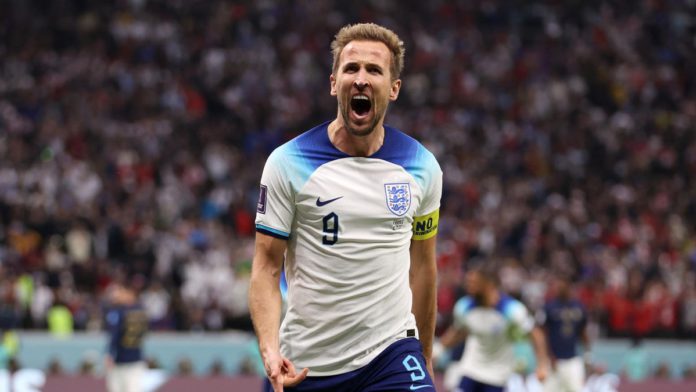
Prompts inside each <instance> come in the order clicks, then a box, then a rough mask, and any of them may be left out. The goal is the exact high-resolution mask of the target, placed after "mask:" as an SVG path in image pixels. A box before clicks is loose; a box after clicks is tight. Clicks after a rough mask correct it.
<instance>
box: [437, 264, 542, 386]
mask: <svg viewBox="0 0 696 392" xmlns="http://www.w3.org/2000/svg"><path fill="white" fill-rule="evenodd" d="M497 272H498V271H497V268H496V267H495V265H494V264H491V263H489V264H486V263H485V262H481V263H479V264H477V265H475V266H472V267H471V268H470V269H469V271H467V274H466V290H467V292H468V294H469V295H468V296H466V297H463V298H462V299H460V300H459V301H457V303H456V305H455V307H454V324H453V326H452V327H450V328H449V329H448V330H447V331H446V332H445V333H444V334H443V335H442V338H441V339H440V342H439V343H440V344H441V345H442V346H443V347H444V348H448V347H452V346H454V345H455V344H456V343H458V342H461V341H462V340H464V339H466V344H465V346H464V355H463V356H462V358H461V360H460V361H459V363H457V364H455V365H453V366H454V368H453V371H454V374H455V377H454V378H455V380H456V381H455V383H454V384H455V385H450V386H451V387H452V389H453V390H454V391H457V392H502V391H503V390H504V388H505V385H506V384H507V381H508V379H509V378H510V376H511V375H512V373H513V371H514V370H515V355H514V352H513V346H514V343H515V342H516V341H519V340H521V339H523V338H526V337H529V338H530V339H531V341H532V347H533V348H534V353H535V355H536V359H537V368H536V375H537V377H538V378H539V379H540V380H544V379H545V378H546V373H547V371H548V364H549V360H548V354H547V351H546V346H545V344H544V342H545V340H544V339H545V337H544V335H543V332H542V331H541V329H540V328H539V327H537V326H535V322H534V318H533V317H532V316H531V315H530V314H529V312H528V311H527V308H526V307H525V306H524V305H523V304H522V303H521V302H519V301H518V300H516V299H514V298H512V297H509V296H507V295H505V294H504V293H502V292H501V291H500V290H499V289H498V275H497ZM438 351H439V350H438Z"/></svg>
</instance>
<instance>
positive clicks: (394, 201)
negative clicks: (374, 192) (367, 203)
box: [384, 182, 411, 216]
mask: <svg viewBox="0 0 696 392" xmlns="http://www.w3.org/2000/svg"><path fill="white" fill-rule="evenodd" d="M384 193H385V195H386V197H387V208H389V211H391V212H392V213H393V214H394V215H397V216H402V215H404V214H405V213H406V212H407V211H408V209H409V207H411V186H410V185H409V184H408V183H407V182H402V183H392V184H384Z"/></svg>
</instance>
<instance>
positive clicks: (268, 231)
mask: <svg viewBox="0 0 696 392" xmlns="http://www.w3.org/2000/svg"><path fill="white" fill-rule="evenodd" d="M256 231H258V232H259V233H263V234H267V235H270V236H271V237H275V238H280V239H281V240H287V239H289V238H290V234H289V233H286V232H284V231H280V230H276V229H274V228H271V227H268V226H264V225H259V224H257V225H256Z"/></svg>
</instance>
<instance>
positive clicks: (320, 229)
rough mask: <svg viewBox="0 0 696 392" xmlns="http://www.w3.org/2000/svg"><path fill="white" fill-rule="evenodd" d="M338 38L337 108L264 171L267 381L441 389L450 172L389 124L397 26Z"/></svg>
mask: <svg viewBox="0 0 696 392" xmlns="http://www.w3.org/2000/svg"><path fill="white" fill-rule="evenodd" d="M331 48H332V50H333V56H334V64H333V70H332V74H331V76H330V93H331V95H332V96H335V97H336V99H337V101H338V110H337V115H336V118H335V119H334V120H333V121H330V122H326V123H324V124H321V125H319V126H317V127H315V128H313V129H311V130H309V131H307V132H305V133H303V134H302V135H300V136H299V137H297V138H295V139H293V140H291V141H290V142H288V143H286V144H284V145H282V146H280V147H279V148H277V149H276V150H275V151H274V152H273V153H272V154H271V156H270V157H269V158H268V160H267V162H266V166H265V168H264V172H263V176H262V178H261V192H260V197H259V203H258V211H257V215H256V229H257V236H256V252H255V256H254V262H253V270H252V277H251V287H250V292H249V305H250V310H251V315H252V319H253V322H254V328H255V330H256V334H257V336H258V339H259V347H260V350H261V355H262V357H263V361H264V364H265V367H266V372H267V375H268V380H269V382H268V385H267V387H266V388H267V389H270V388H273V390H275V391H282V390H284V387H293V388H288V390H293V391H295V390H296V391H304V390H312V391H332V392H336V391H364V390H368V389H369V390H373V391H387V390H388V391H411V390H418V389H426V390H427V389H431V390H432V389H434V387H433V383H432V379H431V374H432V371H431V369H432V366H431V364H430V353H431V345H432V338H433V334H434V325H435V278H436V264H435V235H436V233H437V225H438V216H439V215H438V214H439V207H440V196H441V188H442V171H441V170H440V166H439V165H438V163H437V161H436V160H435V157H434V156H433V155H432V154H431V153H430V152H429V151H428V150H426V149H425V148H424V147H423V146H422V145H421V144H420V143H418V142H417V141H416V140H414V139H413V138H411V137H409V136H407V135H405V134H404V133H402V132H401V131H399V130H397V129H395V128H392V127H389V126H386V125H384V116H385V113H386V110H387V106H388V105H389V102H390V101H394V100H396V99H397V97H398V95H399V90H400V88H401V80H400V79H399V74H400V72H401V69H402V67H403V55H404V49H403V42H401V40H400V39H399V37H398V36H397V35H396V34H394V33H393V32H392V31H390V30H388V29H385V28H383V27H381V26H377V25H374V24H358V25H353V26H346V27H344V28H342V29H341V30H340V31H339V32H338V34H337V35H336V37H335V40H334V41H333V43H332V44H331ZM283 261H284V262H285V272H286V276H287V283H288V292H287V302H288V309H287V313H286V315H285V318H284V319H283V322H282V325H280V318H281V309H280V307H281V300H280V299H281V295H280V291H279V288H278V287H279V284H278V280H279V277H280V271H281V268H282V266H283ZM418 339H420V341H419V340H418ZM300 369H302V370H300Z"/></svg>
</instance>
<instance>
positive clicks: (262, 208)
mask: <svg viewBox="0 0 696 392" xmlns="http://www.w3.org/2000/svg"><path fill="white" fill-rule="evenodd" d="M267 196H268V188H267V187H266V185H263V184H261V189H260V190H259V202H258V203H257V204H256V211H257V212H258V213H259V214H265V213H266V201H267Z"/></svg>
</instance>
